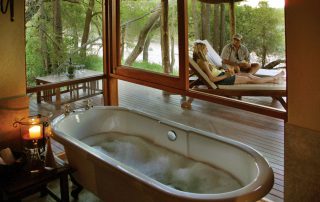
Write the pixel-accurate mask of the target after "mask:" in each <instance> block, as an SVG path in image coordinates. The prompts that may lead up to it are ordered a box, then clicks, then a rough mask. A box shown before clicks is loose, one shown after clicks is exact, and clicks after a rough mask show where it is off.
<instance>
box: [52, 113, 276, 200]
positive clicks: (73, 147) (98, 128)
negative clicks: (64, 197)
mask: <svg viewBox="0 0 320 202" xmlns="http://www.w3.org/2000/svg"><path fill="white" fill-rule="evenodd" d="M52 129H53V133H54V139H55V140H57V141H59V142H60V143H62V144H63V145H64V148H65V151H66V155H67V157H68V160H69V163H70V164H71V166H72V167H74V168H75V169H76V170H77V172H76V173H75V178H76V179H77V181H78V182H80V184H82V185H83V186H84V187H85V188H86V189H88V190H90V191H92V192H93V193H95V194H96V195H97V196H98V197H99V198H101V199H102V200H104V201H112V202H117V201H123V202H127V201H130V202H131V201H139V202H143V201H146V202H149V201H159V202H167V201H168V202H170V201H183V202H185V201H237V202H239V201H257V200H258V199H260V198H262V197H263V196H265V195H266V194H267V193H268V192H269V191H270V189H271V188H272V186H273V171H272V169H271V168H270V166H269V165H268V163H267V161H266V160H265V159H264V158H263V157H262V156H261V155H260V154H259V153H257V152H256V151H255V150H254V149H252V148H251V147H248V146H246V145H244V144H242V143H239V142H236V141H233V140H230V139H227V138H224V137H221V136H218V135H215V134H213V133H208V132H204V131H200V130H197V129H195V128H191V127H188V126H185V125H181V124H178V123H175V122H171V121H168V120H163V119H160V118H157V117H154V116H151V115H148V114H145V113H141V112H137V111H135V110H129V109H125V108H121V107H94V108H92V109H89V110H77V111H76V112H74V113H71V114H70V115H68V116H66V117H65V116H64V115H61V116H59V117H57V118H55V119H54V120H53V121H52ZM169 131H174V132H175V134H176V136H177V139H176V140H175V141H172V140H169V139H168V132H169ZM105 132H118V133H122V134H130V135H133V136H140V137H143V138H145V139H148V140H149V141H151V142H153V143H154V144H156V145H159V146H161V147H163V148H167V149H168V150H171V151H174V152H175V153H178V154H182V155H184V156H186V157H188V158H191V159H194V160H196V161H199V162H203V163H205V164H209V165H213V166H215V167H217V168H220V169H223V170H225V171H226V172H228V173H230V174H231V175H232V176H234V177H235V178H236V179H238V180H239V181H240V182H241V184H242V187H240V188H238V189H236V190H230V191H228V192H222V193H205V194H203V193H192V192H186V191H179V190H177V189H175V188H172V187H170V186H167V185H165V184H163V183H160V182H158V181H156V180H154V179H152V178H150V177H148V176H147V175H145V174H142V173H141V172H140V171H138V170H135V169H133V168H132V167H130V166H128V165H125V164H124V163H122V162H119V161H118V160H115V159H113V158H111V157H110V156H108V155H107V154H106V153H103V152H101V151H99V150H97V149H95V148H93V147H91V146H89V145H88V144H86V143H84V142H83V141H81V140H83V139H86V138H90V136H91V135H94V134H100V133H105ZM199 174H200V173H199Z"/></svg>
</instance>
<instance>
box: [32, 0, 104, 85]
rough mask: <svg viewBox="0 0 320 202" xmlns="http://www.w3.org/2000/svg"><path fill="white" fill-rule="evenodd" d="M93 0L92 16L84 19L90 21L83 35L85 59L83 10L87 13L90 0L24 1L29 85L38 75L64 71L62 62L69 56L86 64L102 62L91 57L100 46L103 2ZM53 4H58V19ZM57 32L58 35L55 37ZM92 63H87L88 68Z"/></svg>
mask: <svg viewBox="0 0 320 202" xmlns="http://www.w3.org/2000/svg"><path fill="white" fill-rule="evenodd" d="M91 1H92V0H91ZM94 1H95V4H94V7H93V10H92V15H91V16H90V17H91V18H90V19H89V21H87V24H88V22H89V24H90V26H89V28H88V26H87V31H86V33H87V35H86V36H85V37H87V39H86V40H84V42H83V43H82V45H83V46H84V47H85V48H86V55H87V56H89V58H88V57H83V56H82V57H81V56H80V50H81V47H80V46H81V41H82V39H83V38H84V36H83V33H84V32H85V30H86V29H85V25H86V23H85V22H86V19H88V17H87V16H86V13H88V12H87V11H88V7H89V6H90V4H89V2H90V0H51V1H48V0H26V63H27V82H28V86H30V85H34V79H35V77H37V76H41V75H47V74H51V73H64V72H65V66H64V63H66V62H67V61H68V59H69V58H72V61H73V63H78V64H88V61H90V62H93V61H96V63H98V64H101V62H100V61H98V60H96V59H95V60H93V59H92V58H95V57H91V56H94V55H98V52H99V49H101V48H102V40H101V39H102V1H101V0H94ZM54 3H60V4H61V7H60V8H61V9H60V12H61V19H59V16H58V15H56V14H57V11H56V10H55V8H56V7H55V6H56V4H54ZM91 5H92V4H91ZM41 9H42V10H41ZM55 15H56V16H55ZM54 19H55V20H58V23H57V22H56V23H54ZM59 20H60V22H59ZM58 26H59V27H58ZM57 28H58V29H57ZM59 29H60V30H59ZM55 30H58V32H57V31H55ZM88 30H89V32H88ZM57 33H61V35H60V34H59V35H60V36H57ZM58 52H59V53H58ZM87 60H88V61H87ZM99 60H101V61H102V58H101V57H100V59H99ZM44 61H46V62H44ZM94 65H95V64H88V66H87V68H90V67H91V66H94ZM100 70H102V66H101V67H100Z"/></svg>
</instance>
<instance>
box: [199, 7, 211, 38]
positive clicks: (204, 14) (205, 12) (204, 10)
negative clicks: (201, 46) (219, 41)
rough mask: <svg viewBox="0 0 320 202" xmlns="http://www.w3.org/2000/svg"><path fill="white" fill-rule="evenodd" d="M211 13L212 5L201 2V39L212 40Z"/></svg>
mask: <svg viewBox="0 0 320 202" xmlns="http://www.w3.org/2000/svg"><path fill="white" fill-rule="evenodd" d="M210 13H211V5H210V4H207V3H201V30H202V31H201V39H202V40H203V39H207V40H209V41H210V39H211V37H210Z"/></svg>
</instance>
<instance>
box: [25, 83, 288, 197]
mask: <svg viewBox="0 0 320 202" xmlns="http://www.w3.org/2000/svg"><path fill="white" fill-rule="evenodd" d="M245 99H252V100H256V101H257V102H261V103H266V104H270V105H272V106H279V107H281V105H280V104H279V103H276V102H274V101H273V100H272V99H270V100H266V99H264V100H262V99H257V98H250V97H249V98H245ZM119 100H120V101H119V105H120V106H124V107H128V108H134V109H136V110H140V111H144V112H146V113H150V114H153V115H156V116H159V117H162V118H167V119H170V120H172V121H175V122H179V123H182V124H185V125H189V126H192V127H195V128H198V129H201V130H205V131H209V132H214V133H216V134H219V135H221V136H224V137H228V138H231V139H234V140H237V141H240V142H243V143H245V144H247V145H249V146H251V147H253V148H255V149H256V150H258V151H259V152H260V153H261V154H262V155H263V156H265V158H266V159H267V160H268V162H269V163H270V165H271V167H272V168H273V171H274V175H275V184H274V186H273V189H272V190H271V191H270V193H269V194H268V195H267V196H266V199H268V200H270V201H275V202H278V201H279V202H280V201H283V196H284V194H283V186H284V185H283V183H284V122H283V120H280V119H275V118H271V117H267V116H264V115H259V114H255V113H251V112H247V111H243V110H239V109H235V108H230V107H225V106H223V105H218V104H214V103H209V102H205V101H201V100H194V101H193V103H192V110H184V109H181V108H180V100H181V96H179V95H164V94H163V92H162V91H159V90H156V89H152V88H148V87H143V86H139V85H135V84H131V83H127V82H123V81H120V82H119ZM93 102H94V105H103V100H102V96H101V95H100V96H96V97H94V98H93ZM83 105H84V103H83V101H77V102H75V103H72V107H73V108H79V107H81V106H83ZM30 110H31V111H34V112H41V111H52V112H54V116H56V115H58V114H60V113H61V110H55V107H54V106H53V105H51V104H47V103H42V104H40V105H38V104H37V103H36V100H35V98H34V97H33V98H32V99H31V101H30ZM53 149H54V151H55V152H56V153H59V152H62V151H63V147H62V146H61V145H59V144H57V143H54V145H53Z"/></svg>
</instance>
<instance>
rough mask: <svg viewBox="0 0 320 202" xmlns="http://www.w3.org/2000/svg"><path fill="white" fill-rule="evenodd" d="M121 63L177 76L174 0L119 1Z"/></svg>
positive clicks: (176, 35) (177, 59)
mask: <svg viewBox="0 0 320 202" xmlns="http://www.w3.org/2000/svg"><path fill="white" fill-rule="evenodd" d="M120 30H121V38H120V44H121V64H122V65H125V66H130V67H133V68H139V69H143V70H147V71H152V72H157V73H164V74H169V75H174V76H177V75H178V74H179V69H178V68H179V58H178V20H177V1H176V0H153V1H146V0H138V1H127V0H121V1H120Z"/></svg>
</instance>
